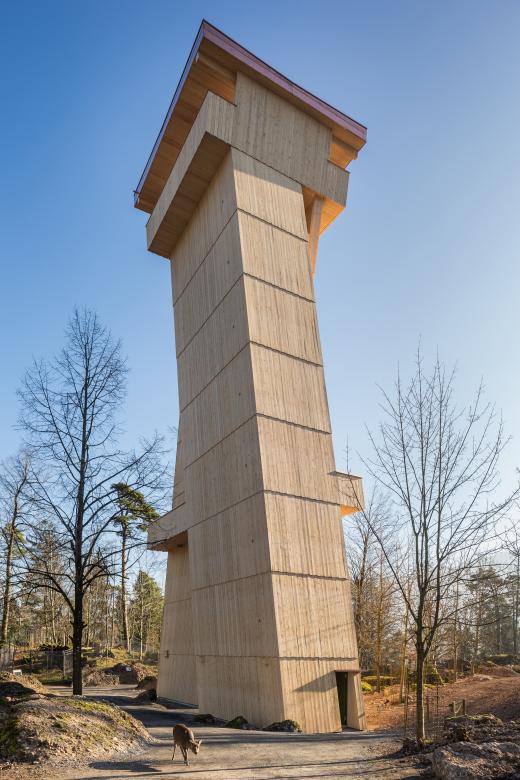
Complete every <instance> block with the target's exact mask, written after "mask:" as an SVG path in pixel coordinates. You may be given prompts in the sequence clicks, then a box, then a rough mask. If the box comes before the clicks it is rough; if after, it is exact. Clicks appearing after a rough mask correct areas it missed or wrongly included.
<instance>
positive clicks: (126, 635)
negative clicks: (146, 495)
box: [121, 523, 130, 653]
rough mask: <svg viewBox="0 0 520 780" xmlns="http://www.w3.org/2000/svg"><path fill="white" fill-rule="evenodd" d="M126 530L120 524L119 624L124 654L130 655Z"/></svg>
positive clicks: (124, 525) (123, 524)
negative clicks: (124, 649) (120, 625)
mask: <svg viewBox="0 0 520 780" xmlns="http://www.w3.org/2000/svg"><path fill="white" fill-rule="evenodd" d="M127 537H128V528H127V526H126V523H122V528H121V623H122V628H123V641H124V643H125V648H126V652H127V653H130V636H129V631H128V604H127V601H126V598H127V596H126V576H127V575H126V556H127V550H126V546H127Z"/></svg>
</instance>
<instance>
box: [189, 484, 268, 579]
mask: <svg viewBox="0 0 520 780" xmlns="http://www.w3.org/2000/svg"><path fill="white" fill-rule="evenodd" d="M189 539H190V549H191V550H192V555H191V557H190V560H191V570H190V576H191V584H192V587H193V589H197V588H204V587H207V586H208V585H216V584H219V583H223V582H228V581H229V580H236V579H240V578H242V577H251V576H252V575H255V574H263V573H265V572H267V571H269V569H270V557H269V538H268V535H267V529H266V519H265V503H264V495H263V494H262V493H259V494H257V495H255V496H252V497H251V498H248V499H246V500H245V501H242V502H241V503H240V504H237V505H236V506H234V507H232V508H231V509H228V510H226V511H225V512H221V513H220V514H218V515H216V516H214V517H212V518H211V520H207V521H204V522H201V523H197V524H196V525H194V526H193V528H190V531H189Z"/></svg>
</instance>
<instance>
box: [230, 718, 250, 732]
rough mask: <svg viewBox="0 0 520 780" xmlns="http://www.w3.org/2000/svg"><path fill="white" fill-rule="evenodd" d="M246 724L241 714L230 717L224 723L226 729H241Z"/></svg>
mask: <svg viewBox="0 0 520 780" xmlns="http://www.w3.org/2000/svg"><path fill="white" fill-rule="evenodd" d="M248 725H249V724H248V721H247V720H246V719H245V718H244V716H243V715H237V716H236V717H235V718H232V719H231V720H229V721H228V722H227V723H226V726H227V728H228V729H243V728H244V727H245V726H248Z"/></svg>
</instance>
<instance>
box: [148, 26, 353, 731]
mask: <svg viewBox="0 0 520 780" xmlns="http://www.w3.org/2000/svg"><path fill="white" fill-rule="evenodd" d="M365 137H366V130H365V128H364V127H363V126H362V125H360V124H358V123H357V122H355V121H354V120H352V119H350V118H349V117H347V116H346V115H344V114H342V113H340V112H339V111H337V110H336V109H334V108H332V107H331V106H329V105H327V104H326V103H324V102H323V101H321V100H319V99H318V98H316V97H314V96H313V95H311V94H309V93H308V92H306V91H305V90H304V89H302V88H300V87H298V86H297V85H295V84H293V83H292V82H290V81H289V80H288V79H286V78H285V77H284V76H282V75H281V74H280V73H278V72H277V71H275V70H273V69H272V68H270V67H269V66H268V65H266V64H265V63H264V62H262V61H261V60H259V59H258V58H256V57H255V56H253V55H252V54H251V53H250V52H248V51H246V50H245V49H243V48H242V47H241V46H239V45H238V44H237V43H235V42H234V41H232V40H231V39H229V38H228V37H227V36H225V35H224V34H223V33H221V32H220V31H218V30H216V29H215V28H214V27H212V26H211V25H210V24H208V23H206V22H203V23H202V25H201V28H200V30H199V33H198V35H197V38H196V40H195V43H194V45H193V48H192V51H191V54H190V57H189V59H188V62H187V64H186V67H185V69H184V72H183V74H182V77H181V80H180V82H179V85H178V87H177V90H176V92H175V95H174V98H173V101H172V104H171V106H170V108H169V111H168V114H167V116H166V119H165V121H164V124H163V127H162V129H161V132H160V134H159V137H158V139H157V141H156V143H155V146H154V148H153V151H152V154H151V156H150V159H149V161H148V164H147V166H146V169H145V171H144V173H143V175H142V177H141V180H140V182H139V185H138V188H137V191H136V195H135V205H136V207H137V208H139V209H142V210H143V211H146V212H148V213H149V214H150V218H149V220H148V223H147V239H148V248H149V250H150V251H151V252H155V253H156V254H159V255H161V256H163V257H165V258H167V259H168V260H169V262H170V266H171V276H172V289H173V306H174V319H175V341H176V352H177V369H178V387H179V406H180V420H179V426H178V447H177V458H176V466H175V479H174V495H173V506H172V510H171V511H170V512H168V513H167V514H166V515H164V516H163V517H162V518H160V519H159V520H157V521H156V522H155V523H154V524H153V525H152V527H151V528H150V532H149V544H150V545H151V546H152V547H154V548H155V549H159V550H167V551H168V570H167V580H166V597H165V608H164V625H163V634H162V643H161V655H160V665H159V683H158V694H159V696H160V697H163V698H168V699H173V700H176V701H181V702H189V703H195V704H197V705H198V707H199V709H200V711H202V712H211V713H213V714H215V715H218V716H221V717H223V718H231V717H233V716H235V715H244V716H245V717H246V718H247V719H248V720H249V721H250V722H251V723H254V724H257V725H259V726H265V725H267V724H269V723H271V722H273V721H280V720H284V719H287V718H291V719H293V720H296V721H298V722H299V723H300V724H301V725H302V727H303V729H304V730H305V731H310V732H329V731H335V730H338V729H340V728H341V726H342V723H343V724H348V725H349V726H352V727H354V728H364V713H363V704H362V697H361V689H360V675H359V666H358V657H357V646H356V636H355V631H354V624H353V616H352V606H351V598H350V587H349V580H348V575H347V569H346V562H345V555H344V546H343V534H342V524H341V516H342V515H344V514H347V513H348V512H352V511H355V509H356V508H357V507H358V506H359V505H360V503H361V502H362V500H363V498H362V485H361V480H360V479H359V478H357V477H351V476H349V475H342V474H339V473H338V472H337V471H336V470H335V464H334V454H333V448H332V437H331V428H330V419H329V410H328V405H327V396H326V391H325V384H324V377H323V361H322V354H321V348H320V339H319V334H318V325H317V321H316V306H315V300H314V283H313V274H314V268H315V264H316V253H317V247H318V239H319V235H320V233H322V232H323V231H324V230H325V229H326V228H327V227H328V226H329V225H330V223H331V222H332V221H333V220H334V219H335V217H337V216H338V214H339V213H340V212H341V211H342V210H343V208H344V207H345V203H346V196H347V184H348V172H347V171H346V170H345V169H346V167H347V165H348V163H349V162H350V161H351V160H352V159H354V158H355V157H356V156H357V153H358V151H359V149H360V148H361V147H362V146H363V144H364V143H365Z"/></svg>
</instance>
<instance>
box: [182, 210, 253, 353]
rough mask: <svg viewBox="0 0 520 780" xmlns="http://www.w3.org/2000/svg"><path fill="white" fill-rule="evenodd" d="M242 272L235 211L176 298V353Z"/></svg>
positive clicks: (195, 331)
mask: <svg viewBox="0 0 520 780" xmlns="http://www.w3.org/2000/svg"><path fill="white" fill-rule="evenodd" d="M241 274H242V256H241V251H240V235H239V232H238V216H237V213H236V212H235V214H234V216H233V217H232V218H231V219H230V220H229V222H227V224H226V226H225V227H224V229H223V230H222V232H221V233H220V235H219V236H218V238H217V240H216V241H215V243H214V244H213V246H212V248H211V249H210V251H209V252H208V254H207V255H206V257H205V258H204V260H203V261H202V262H201V263H200V265H199V266H198V269H197V270H196V271H195V273H194V274H193V276H192V277H191V280H190V281H189V282H188V284H187V285H186V287H185V288H184V290H183V291H182V293H181V294H180V295H179V297H178V298H177V300H176V303H175V341H176V348H177V355H179V353H180V352H182V351H183V350H184V348H185V347H186V345H187V343H188V342H189V341H190V340H191V339H192V338H193V337H194V335H195V334H196V333H197V331H198V330H200V328H201V327H202V325H203V324H204V323H205V322H206V320H207V319H208V317H209V316H210V315H211V314H212V313H213V311H214V310H215V309H216V307H217V306H218V304H219V303H220V302H221V300H222V299H223V298H224V296H225V295H226V293H228V292H229V290H230V289H231V288H232V287H233V285H234V284H235V282H236V281H237V279H238V278H239V277H240V276H241Z"/></svg>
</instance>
